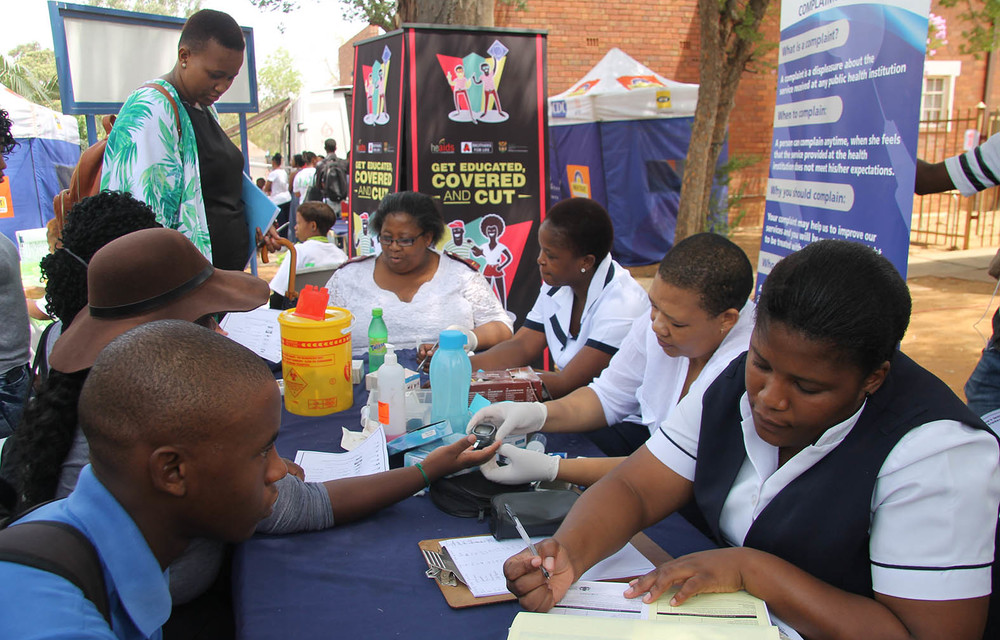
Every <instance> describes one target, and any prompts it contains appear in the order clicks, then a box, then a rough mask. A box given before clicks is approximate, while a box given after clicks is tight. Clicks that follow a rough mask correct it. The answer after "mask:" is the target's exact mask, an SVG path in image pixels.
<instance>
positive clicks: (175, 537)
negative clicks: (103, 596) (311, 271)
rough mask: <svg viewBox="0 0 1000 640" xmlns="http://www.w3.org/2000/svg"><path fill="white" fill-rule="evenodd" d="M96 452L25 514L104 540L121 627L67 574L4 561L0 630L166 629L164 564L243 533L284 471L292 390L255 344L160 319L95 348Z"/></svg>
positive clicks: (37, 633) (84, 407)
mask: <svg viewBox="0 0 1000 640" xmlns="http://www.w3.org/2000/svg"><path fill="white" fill-rule="evenodd" d="M79 422H80V426H81V427H82V428H83V431H84V433H85V434H86V436H87V440H88V442H89V443H90V461H91V463H90V464H89V465H88V466H87V467H85V468H84V470H83V473H82V474H81V476H80V480H79V482H78V483H77V485H76V490H75V491H74V492H73V493H72V495H70V497H69V498H66V499H65V500H59V501H56V502H52V503H50V504H47V505H45V506H44V507H42V508H40V509H38V510H37V511H34V512H32V513H31V514H29V515H28V516H26V517H25V518H23V519H22V520H21V521H20V522H19V523H15V524H14V525H12V526H11V527H10V528H9V529H7V530H5V531H3V532H0V533H2V534H3V535H10V534H11V533H15V534H16V530H17V529H18V527H19V526H21V523H23V522H28V521H33V520H54V521H57V522H61V523H64V524H66V525H68V526H69V527H71V528H73V529H76V530H77V531H79V532H80V533H82V534H83V536H84V537H86V539H87V540H88V541H89V542H90V543H91V544H92V545H93V547H94V549H95V550H96V552H97V557H98V559H99V560H100V564H101V568H102V573H103V575H104V582H105V591H106V593H107V602H108V605H109V609H110V618H111V622H112V624H111V628H109V625H108V623H107V622H105V620H104V619H102V616H101V614H100V613H99V612H98V609H97V607H96V606H95V605H94V604H93V603H92V602H91V601H89V600H87V599H86V598H85V597H84V594H83V592H82V591H81V590H80V589H79V588H77V587H76V586H74V585H73V584H72V583H71V582H70V581H69V580H66V579H64V578H63V577H61V576H60V575H56V574H55V573H51V572H49V571H43V570H41V569H36V568H31V567H28V566H25V565H22V564H15V563H10V562H0V637H2V638H28V637H31V638H41V637H46V638H56V637H59V638H69V637H72V638H106V639H108V640H111V639H113V638H117V639H118V640H132V639H133V638H134V639H138V638H158V637H160V633H159V629H160V627H161V626H162V625H163V623H164V622H166V621H167V618H168V616H169V615H170V604H171V601H170V593H169V591H168V589H167V575H166V574H165V573H164V572H165V569H166V567H167V566H168V565H169V564H170V563H171V562H172V561H173V560H174V559H175V558H177V557H178V556H180V555H181V553H182V552H184V550H185V549H186V548H187V547H188V545H189V544H190V543H191V541H192V540H193V539H195V538H212V539H215V540H222V541H226V542H239V541H241V540H245V539H246V538H249V537H250V535H251V534H252V533H253V532H254V528H255V527H256V526H257V523H258V522H259V521H260V520H261V519H263V518H265V517H267V516H268V515H269V514H270V513H271V510H272V507H273V505H274V502H275V499H276V498H277V495H278V490H277V487H276V486H275V483H276V482H277V481H278V480H280V479H281V478H282V477H283V476H284V475H285V473H286V471H287V467H286V466H285V463H284V462H283V461H282V460H281V458H280V457H278V454H277V453H276V452H275V450H274V440H275V438H276V437H277V435H278V426H279V424H280V422H281V396H280V395H279V394H278V388H277V386H276V385H275V384H274V378H273V377H272V375H271V372H270V370H269V369H268V368H267V366H266V365H265V364H264V363H263V361H262V360H261V359H260V358H258V357H257V356H256V355H255V354H254V353H252V352H251V351H249V350H247V349H245V348H243V347H241V346H240V345H238V344H236V343H235V342H232V341H231V340H228V339H227V338H224V337H222V336H221V335H219V334H217V333H215V332H214V331H211V330H209V329H205V328H202V327H199V326H197V325H195V324H194V323H191V322H186V321H183V320H161V321H158V322H150V323H146V324H143V325H140V326H139V327H137V328H135V329H132V330H131V331H129V332H127V333H124V334H122V335H120V336H118V337H117V338H116V339H115V340H113V341H112V342H111V343H110V344H109V345H108V346H107V347H106V348H105V349H104V350H103V351H102V352H101V354H100V356H98V358H97V361H96V362H95V363H94V365H93V367H92V368H91V370H90V374H89V375H88V376H87V381H86V383H84V386H83V390H82V392H81V394H80V401H79Z"/></svg>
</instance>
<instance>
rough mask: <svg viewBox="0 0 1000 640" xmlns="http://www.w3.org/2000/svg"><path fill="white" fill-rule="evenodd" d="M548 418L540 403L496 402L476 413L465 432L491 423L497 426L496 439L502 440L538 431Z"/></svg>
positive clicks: (547, 413)
mask: <svg viewBox="0 0 1000 640" xmlns="http://www.w3.org/2000/svg"><path fill="white" fill-rule="evenodd" d="M548 417H549V410H548V408H547V407H546V406H545V405H544V404H542V403H541V402H497V403H495V404H491V405H490V406H488V407H483V408H482V409H480V410H479V411H477V412H476V413H475V415H474V416H472V420H469V426H468V427H467V428H466V430H465V432H466V433H472V428H473V427H474V426H476V425H477V424H479V423H480V422H492V423H493V424H495V425H497V434H496V439H497V440H503V439H504V438H506V437H507V436H510V435H514V436H521V435H527V434H529V433H534V432H536V431H540V430H541V428H542V425H544V424H545V419H546V418H548Z"/></svg>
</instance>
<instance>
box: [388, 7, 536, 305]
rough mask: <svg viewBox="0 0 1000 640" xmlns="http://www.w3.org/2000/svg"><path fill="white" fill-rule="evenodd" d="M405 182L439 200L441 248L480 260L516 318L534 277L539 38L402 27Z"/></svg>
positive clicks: (529, 298)
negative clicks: (405, 57) (406, 60)
mask: <svg viewBox="0 0 1000 640" xmlns="http://www.w3.org/2000/svg"><path fill="white" fill-rule="evenodd" d="M404 32H405V38H406V44H407V51H408V57H409V59H410V68H409V73H408V91H409V95H408V104H409V107H408V109H409V110H410V111H411V113H410V115H409V117H408V118H407V125H406V144H407V149H408V153H407V155H408V156H409V158H408V171H407V173H408V174H409V178H410V180H409V184H410V185H411V188H413V189H415V190H417V191H421V192H422V193H427V194H430V195H432V196H434V197H435V198H438V199H439V202H440V204H441V210H442V212H443V213H444V218H445V223H446V224H448V228H449V232H450V233H449V234H447V237H446V238H445V241H444V242H443V244H442V245H441V248H442V249H444V250H446V251H451V252H453V253H456V254H458V255H460V256H462V257H465V258H471V259H472V260H475V261H476V262H478V263H479V265H480V271H481V273H482V274H483V275H484V276H485V277H486V279H487V281H489V282H490V284H491V285H492V286H493V288H494V291H496V293H497V296H498V297H499V298H500V300H501V302H502V303H503V304H504V306H505V307H506V308H507V309H508V310H509V311H512V312H513V313H514V314H515V315H516V316H517V320H518V325H520V322H521V321H523V320H524V317H525V315H526V314H527V312H528V310H529V309H530V308H531V306H532V304H533V303H534V301H535V298H536V297H537V295H538V288H539V286H540V283H541V280H540V277H539V274H538V267H537V265H536V263H535V257H536V256H537V255H538V240H537V234H538V225H539V224H540V221H541V220H542V219H543V218H544V216H545V208H546V205H547V199H548V198H547V184H548V182H547V179H548V178H547V175H546V171H547V166H548V165H547V162H546V154H547V150H548V144H547V127H546V117H547V110H546V101H545V95H546V91H545V71H544V70H545V36H544V35H542V34H539V33H533V32H513V31H505V30H490V29H482V30H477V29H469V30H465V29H432V28H423V27H415V28H404Z"/></svg>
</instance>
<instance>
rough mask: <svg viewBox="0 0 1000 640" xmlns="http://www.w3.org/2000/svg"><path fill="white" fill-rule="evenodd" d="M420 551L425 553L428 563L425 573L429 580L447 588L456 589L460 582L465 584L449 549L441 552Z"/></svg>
mask: <svg viewBox="0 0 1000 640" xmlns="http://www.w3.org/2000/svg"><path fill="white" fill-rule="evenodd" d="M420 551H422V552H423V554H424V560H425V561H426V562H427V571H425V572H424V575H426V576H427V577H428V578H434V579H435V580H437V581H438V583H440V584H442V585H444V586H446V587H456V586H458V582H459V581H461V582H462V583H463V584H464V583H465V580H464V579H463V578H462V574H460V573H459V572H458V568H456V567H455V563H454V562H453V561H452V559H451V557H450V556H449V555H448V550H447V549H441V551H440V552H437V551H432V550H430V549H421V550H420Z"/></svg>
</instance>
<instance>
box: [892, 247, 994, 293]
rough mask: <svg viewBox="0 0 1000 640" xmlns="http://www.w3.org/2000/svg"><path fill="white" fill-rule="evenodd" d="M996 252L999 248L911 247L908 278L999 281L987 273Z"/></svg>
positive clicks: (907, 271) (992, 282)
mask: <svg viewBox="0 0 1000 640" xmlns="http://www.w3.org/2000/svg"><path fill="white" fill-rule="evenodd" d="M996 252H997V250H996V247H982V248H978V249H967V250H965V251H947V250H944V249H937V248H927V247H917V246H911V247H910V258H909V264H908V265H907V270H906V277H907V279H912V278H922V277H926V276H933V277H938V278H957V279H959V280H972V281H976V282H988V283H991V284H995V283H996V280H994V279H993V278H991V277H990V275H989V274H988V273H986V269H987V267H988V266H989V264H990V260H991V259H992V258H993V256H994V255H995V254H996Z"/></svg>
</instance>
